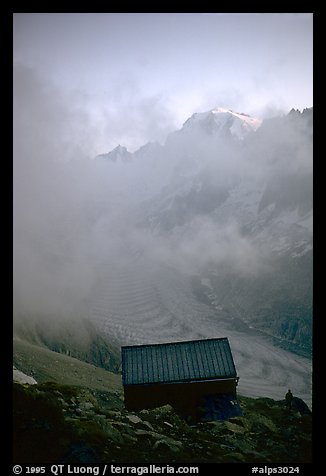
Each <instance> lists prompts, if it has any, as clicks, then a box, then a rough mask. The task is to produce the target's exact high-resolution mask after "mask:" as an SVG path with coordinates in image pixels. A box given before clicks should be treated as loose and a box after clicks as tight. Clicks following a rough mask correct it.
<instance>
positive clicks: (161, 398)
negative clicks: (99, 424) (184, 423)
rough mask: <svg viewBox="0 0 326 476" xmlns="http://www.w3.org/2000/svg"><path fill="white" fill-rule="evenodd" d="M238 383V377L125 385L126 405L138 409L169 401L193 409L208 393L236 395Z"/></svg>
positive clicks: (178, 406)
mask: <svg viewBox="0 0 326 476" xmlns="http://www.w3.org/2000/svg"><path fill="white" fill-rule="evenodd" d="M236 385H237V380H236V379H226V380H207V381H194V382H180V383H169V384H167V383H160V384H148V385H145V384H144V385H125V386H124V398H125V407H126V408H127V409H128V410H135V411H138V410H142V409H144V408H155V407H159V406H162V405H166V404H167V403H169V404H170V405H172V406H174V407H175V408H178V409H183V410H185V411H191V410H192V409H193V408H194V407H195V406H196V405H197V404H198V402H200V400H201V399H202V398H203V397H205V396H207V395H215V394H234V395H236Z"/></svg>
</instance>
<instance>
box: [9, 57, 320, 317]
mask: <svg viewBox="0 0 326 476" xmlns="http://www.w3.org/2000/svg"><path fill="white" fill-rule="evenodd" d="M213 106H214V105H213ZM141 111H142V110H141V109H140V110H138V112H137V114H138V121H135V120H134V114H131V118H130V117H129V118H128V119H126V124H125V126H126V128H129V127H132V124H131V122H139V123H143V124H145V125H144V127H149V126H148V124H150V125H151V126H150V127H152V128H153V129H154V130H155V128H156V127H157V130H160V131H162V130H163V129H164V128H166V130H168V128H169V127H170V126H171V122H169V121H168V119H167V115H166V114H165V112H164V111H163V112H162V113H159V114H158V112H157V111H158V108H156V107H155V101H154V100H153V102H151V103H149V102H147V103H145V102H144V107H143V112H141ZM194 112H195V111H194ZM142 116H143V117H144V118H146V120H145V119H144V121H143V122H142ZM122 120H123V118H122V116H119V117H117V122H118V123H119V121H122ZM129 121H131V122H129ZM168 123H169V126H167V124H168ZM146 124H147V125H146ZM162 124H163V126H162ZM266 124H267V125H268V127H266V126H265V124H263V126H261V128H260V130H258V131H257V133H255V134H254V135H253V136H252V138H248V140H247V141H246V145H245V146H243V144H242V143H239V142H238V143H235V144H234V143H231V142H230V141H229V140H227V138H226V139H221V138H219V139H214V138H208V137H207V134H206V133H204V132H194V131H193V130H189V131H187V130H186V129H184V130H182V131H181V132H180V131H178V132H175V133H172V134H170V135H167V140H166V143H165V145H164V146H163V147H161V146H159V145H156V146H154V149H155V151H154V152H153V151H152V152H150V153H148V154H147V155H146V154H145V153H144V151H143V152H142V153H141V154H140V153H139V154H138V156H137V153H136V154H134V155H133V156H132V159H131V160H130V161H129V162H126V163H124V162H121V161H119V160H117V161H116V162H112V161H105V160H101V159H99V158H95V157H94V156H95V152H96V151H98V149H97V147H98V145H97V138H98V131H97V126H98V124H97V122H96V121H95V122H94V120H93V116H92V113H91V111H89V110H88V109H87V100H86V101H84V100H83V97H81V96H80V95H78V94H68V93H64V92H63V91H61V90H59V89H58V88H57V87H55V86H54V85H53V84H51V82H50V81H48V80H45V79H44V78H41V77H39V76H38V75H37V74H36V73H35V71H33V70H32V69H30V68H27V67H25V66H23V65H20V64H16V65H15V68H14V162H13V171H14V184H13V185H14V190H13V192H14V267H13V269H14V274H13V284H14V317H15V318H18V317H28V316H43V317H45V318H46V316H49V319H53V318H55V316H64V317H65V318H69V317H71V316H73V317H76V316H78V315H80V316H84V317H85V316H88V314H89V309H88V303H89V298H90V295H91V294H92V290H93V288H94V286H95V285H96V283H97V281H98V279H99V275H100V269H101V265H102V264H103V263H106V264H107V266H109V268H110V263H111V264H112V273H115V272H116V270H117V268H118V269H119V267H120V268H122V267H123V266H125V265H126V264H128V261H129V260H130V253H129V252H127V251H126V250H130V248H133V249H134V250H136V251H135V252H138V253H140V252H141V253H142V254H143V255H144V256H146V259H148V260H150V261H152V262H154V263H157V264H158V265H159V264H167V265H169V266H172V267H173V268H175V269H176V270H177V272H178V273H181V274H182V275H185V276H188V277H189V276H192V275H194V274H198V273H200V272H201V270H202V269H204V268H205V267H206V266H208V265H211V264H212V263H214V264H215V265H223V267H227V268H228V267H229V268H230V269H232V270H235V271H236V272H238V273H240V274H242V275H244V276H246V275H248V276H250V275H253V274H254V275H257V274H259V272H260V271H261V270H262V269H264V268H266V266H267V267H268V266H270V255H271V250H270V249H269V247H268V246H265V247H264V246H257V243H256V242H255V241H254V240H253V239H252V237H251V236H250V235H246V234H245V233H243V230H242V226H243V223H242V222H241V217H237V216H236V213H235V214H234V215H232V216H228V215H227V214H225V215H224V216H223V214H222V215H220V216H217V215H216V213H215V212H214V207H212V201H213V202H214V203H215V202H216V200H217V201H218V200H220V201H221V203H223V193H225V194H227V193H228V188H229V187H230V186H231V185H232V184H233V183H235V182H237V181H238V182H239V181H240V182H241V183H242V184H243V186H247V185H248V184H250V188H251V189H255V188H256V189H257V193H258V194H259V193H261V194H262V193H263V191H264V187H266V185H268V184H269V183H270V182H271V180H272V179H273V178H274V177H278V176H283V177H284V176H287V175H288V174H291V175H292V176H293V175H294V176H300V175H304V176H307V174H308V175H309V174H310V173H311V169H312V150H311V144H310V143H309V142H307V141H306V139H305V138H304V137H303V134H301V133H300V131H298V130H296V129H294V128H293V127H292V126H291V124H290V123H286V122H284V124H283V126H282V127H281V128H280V126H279V124H278V123H275V126H274V125H273V120H270V121H266ZM105 127H107V128H110V127H112V128H113V129H114V127H115V124H114V123H113V121H111V122H108V123H106V124H105ZM162 128H163V129H162ZM274 129H275V130H274ZM117 145H118V144H117ZM121 145H123V144H121ZM284 151H286V153H285V154H284ZM98 152H100V151H98ZM101 152H102V153H105V152H108V151H101ZM193 177H195V184H197V185H196V186H197V188H198V191H200V190H207V191H208V192H209V193H207V194H205V193H206V192H205V193H204V195H203V197H202V198H201V199H200V200H201V201H199V202H198V198H197V196H196V195H195V198H194V200H193V201H192V200H190V201H189V197H188V196H187V187H190V185H189V184H190V183H193V182H192V180H193ZM216 190H218V195H216ZM175 191H178V193H181V197H182V196H184V197H187V198H184V202H182V199H181V201H180V203H179V204H178V201H176V200H175V198H173V193H174V192H175ZM171 197H172V198H171ZM167 210H170V212H169V211H167ZM173 214H174V215H173ZM152 215H153V216H152ZM171 216H172V222H169V220H171ZM153 217H154V218H153ZM166 220H168V222H166ZM162 223H163V225H164V223H168V224H167V225H165V226H162ZM137 250H138V251H137Z"/></svg>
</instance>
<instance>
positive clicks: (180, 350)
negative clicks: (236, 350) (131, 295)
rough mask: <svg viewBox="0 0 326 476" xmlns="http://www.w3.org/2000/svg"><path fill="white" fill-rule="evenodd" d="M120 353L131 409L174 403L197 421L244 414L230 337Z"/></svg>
mask: <svg viewBox="0 0 326 476" xmlns="http://www.w3.org/2000/svg"><path fill="white" fill-rule="evenodd" d="M121 353H122V383H123V388H124V400H125V407H126V408H127V409H128V410H136V411H137V410H142V409H145V408H155V407H159V406H162V405H165V404H170V405H171V406H173V407H174V408H175V409H176V410H177V411H179V412H181V413H183V414H185V415H189V416H190V417H192V418H193V419H194V420H198V419H210V418H209V417H210V416H211V417H212V418H213V419H216V418H217V419H225V418H229V417H230V416H234V415H236V414H240V413H241V410H240V409H239V408H240V407H239V405H238V403H237V399H236V386H237V383H238V380H239V378H238V377H237V373H236V369H235V365H234V361H233V357H232V353H231V348H230V344H229V341H228V339H227V337H223V338H215V339H204V340H192V341H182V342H170V343H164V344H147V345H134V346H123V347H122V348H121Z"/></svg>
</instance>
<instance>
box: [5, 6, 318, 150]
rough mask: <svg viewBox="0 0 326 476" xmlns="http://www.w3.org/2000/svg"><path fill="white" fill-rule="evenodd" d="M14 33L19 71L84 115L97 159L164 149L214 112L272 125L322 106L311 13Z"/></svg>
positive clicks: (70, 19)
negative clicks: (194, 120) (316, 103)
mask: <svg viewBox="0 0 326 476" xmlns="http://www.w3.org/2000/svg"><path fill="white" fill-rule="evenodd" d="M13 25H14V30H13V45H14V50H13V55H14V67H17V66H19V67H20V68H22V67H24V68H26V71H27V70H28V69H29V77H30V75H31V72H32V73H33V75H34V77H35V79H37V80H38V81H42V82H43V84H44V85H49V86H50V85H51V88H53V89H52V91H53V94H54V95H56V94H59V95H64V97H65V98H66V101H67V102H68V103H71V104H74V105H75V106H76V105H77V106H76V107H78V108H79V109H80V110H82V111H83V114H84V115H85V116H87V121H88V123H89V125H90V130H92V134H90V136H91V137H90V138H89V142H90V144H89V153H90V154H97V153H104V152H108V151H109V150H112V149H113V148H114V147H115V146H117V145H118V144H121V145H124V146H126V147H127V148H128V150H130V151H135V150H136V149H138V148H139V147H140V146H141V145H143V144H145V143H146V142H148V141H155V140H157V141H160V142H161V143H164V141H165V139H166V137H167V135H168V133H169V132H171V131H173V130H176V129H179V128H181V127H182V124H183V123H184V122H185V121H186V120H187V118H188V117H190V116H191V115H192V114H193V113H194V112H202V111H207V110H210V109H213V108H214V107H226V108H230V109H233V110H235V111H239V112H245V113H247V114H250V115H253V116H258V117H260V118H264V117H270V116H273V115H275V114H277V113H279V112H280V111H281V112H285V113H286V112H288V111H289V110H290V109H291V108H292V107H294V108H295V109H300V110H302V109H303V108H305V107H311V106H312V105H313V90H312V80H313V71H312V69H313V64H312V61H313V60H312V53H313V38H312V34H313V14H312V13H229V14H228V13H16V14H14V18H13ZM49 94H50V93H49Z"/></svg>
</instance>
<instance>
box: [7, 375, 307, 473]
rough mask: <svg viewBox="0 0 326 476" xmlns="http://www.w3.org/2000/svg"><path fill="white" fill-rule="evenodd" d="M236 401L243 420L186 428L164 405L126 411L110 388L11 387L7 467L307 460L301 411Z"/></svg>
mask: <svg viewBox="0 0 326 476" xmlns="http://www.w3.org/2000/svg"><path fill="white" fill-rule="evenodd" d="M239 401H240V405H241V407H242V409H243V412H244V415H243V416H241V417H240V416H238V417H234V418H232V419H230V420H228V421H223V422H221V421H207V422H202V423H198V424H196V425H194V424H189V423H187V422H186V421H185V420H184V419H181V418H180V417H179V416H178V414H177V413H176V412H175V411H174V410H173V408H172V407H170V406H169V405H166V406H164V407H160V408H156V409H153V410H142V411H140V412H138V413H135V412H133V413H130V412H127V411H126V410H125V409H124V407H123V400H122V395H121V394H120V396H119V398H117V395H116V394H115V393H112V389H111V388H110V387H108V388H107V390H106V391H98V390H90V389H89V388H87V387H77V386H67V385H60V384H57V383H53V382H47V383H43V384H38V385H31V386H29V385H21V384H18V383H14V462H17V463H22V462H25V463H35V462H37V463H46V462H48V463H59V464H61V463H83V464H87V463H101V462H102V463H104V462H105V463H118V464H119V463H120V464H121V463H128V464H131V463H138V464H150V463H161V464H162V463H163V464H175V463H187V464H189V463H208V462H210V463H221V462H229V463H231V462H234V463H236V462H248V463H254V462H255V463H273V464H275V463H276V464H277V463H279V464H286V465H290V464H291V465H296V464H298V463H307V462H310V461H311V415H310V413H309V411H308V412H307V411H305V407H304V406H303V410H302V409H301V408H299V407H297V408H294V409H292V410H290V411H289V410H287V409H286V408H285V404H284V401H274V400H272V399H269V398H258V399H251V398H245V397H239ZM298 402H299V403H300V402H302V401H301V400H299V399H298ZM298 409H300V410H301V413H300V411H298Z"/></svg>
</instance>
